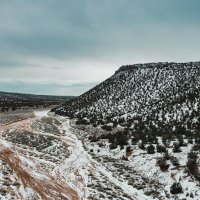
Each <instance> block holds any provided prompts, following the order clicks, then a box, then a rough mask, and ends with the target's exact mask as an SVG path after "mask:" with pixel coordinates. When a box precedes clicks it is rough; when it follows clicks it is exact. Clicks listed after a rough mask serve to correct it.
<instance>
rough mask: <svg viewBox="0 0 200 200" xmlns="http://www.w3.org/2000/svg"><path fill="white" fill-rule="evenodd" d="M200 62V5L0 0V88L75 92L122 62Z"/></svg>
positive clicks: (171, 0)
mask: <svg viewBox="0 0 200 200" xmlns="http://www.w3.org/2000/svg"><path fill="white" fill-rule="evenodd" d="M199 60H200V1H199V0H44V1H42V0H0V90H2V91H13V92H26V93H35V94H55V95H80V94H82V93H83V92H85V91H87V90H88V89H90V88H91V87H93V86H94V85H96V84H98V83H100V82H101V81H103V80H105V79H106V78H108V77H109V76H111V75H112V74H113V73H114V72H115V71H116V70H117V69H118V68H119V67H120V66H121V65H123V64H134V63H138V62H155V61H177V62H185V61H199Z"/></svg>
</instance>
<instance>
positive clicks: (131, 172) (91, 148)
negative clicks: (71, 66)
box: [52, 62, 200, 200]
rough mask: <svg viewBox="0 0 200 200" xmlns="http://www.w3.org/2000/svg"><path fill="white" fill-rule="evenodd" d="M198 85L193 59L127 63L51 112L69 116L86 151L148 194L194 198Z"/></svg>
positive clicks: (199, 69) (199, 66)
mask: <svg viewBox="0 0 200 200" xmlns="http://www.w3.org/2000/svg"><path fill="white" fill-rule="evenodd" d="M199 90H200V63H199V62H193V63H147V64H136V65H127V66H122V67H121V68H119V70H117V71H116V72H115V74H114V75H113V76H111V77H110V78H108V79H107V80H105V81H104V82H103V83H101V84H99V85H97V86H96V87H94V88H93V89H91V90H89V91H88V92H86V93H85V94H83V95H81V96H79V97H77V98H75V99H72V100H70V101H68V102H65V103H64V104H63V105H61V106H59V107H57V108H54V109H53V110H52V111H54V112H55V113H56V114H58V115H63V116H68V117H70V118H71V123H70V124H71V126H72V127H73V128H74V132H75V133H76V135H77V137H78V138H79V139H80V140H81V141H83V145H84V148H85V150H86V151H87V152H88V154H90V155H91V156H92V158H93V159H96V160H97V161H98V163H101V164H102V165H103V166H104V167H105V168H106V169H109V170H110V171H111V173H112V174H113V175H114V176H115V177H116V179H117V180H123V181H124V182H126V183H128V186H129V188H132V189H137V190H139V191H140V192H141V194H144V195H147V196H148V197H147V199H164V200H171V199H190V200H192V199H195V200H198V199H200V192H199V191H200V190H199V183H200V170H199V166H200V158H199V155H200V131H199V130H200V105H199V102H200V96H199V94H200V91H199ZM68 120H69V119H68ZM93 179H94V178H93ZM114 182H116V180H115V181H114ZM93 185H95V184H93ZM97 185H98V184H97ZM89 191H91V192H90V193H92V194H94V193H95V192H94V191H93V190H89ZM111 191H112V192H111V193H113V190H111ZM136 193H137V192H136ZM97 199H104V197H100V195H99V197H98V198H97ZM110 199H111V198H110ZM121 199H126V198H125V197H122V198H121ZM130 199H134V198H133V196H131V197H130ZM139 199H142V198H139Z"/></svg>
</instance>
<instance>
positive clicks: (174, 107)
mask: <svg viewBox="0 0 200 200" xmlns="http://www.w3.org/2000/svg"><path fill="white" fill-rule="evenodd" d="M199 78H200V63H199V62H194V63H147V64H135V65H127V66H122V67H121V68H120V69H119V70H118V71H116V72H115V74H114V75H113V76H112V77H110V78H108V79H107V80H105V81H104V82H103V83H101V84H99V85H97V86H96V87H94V88H93V89H91V90H89V91H88V92H86V93H85V94H83V95H81V96H79V97H77V98H75V99H72V100H70V101H68V102H66V103H65V104H63V105H62V106H60V107H58V108H56V109H54V110H53V111H55V113H57V114H61V115H66V116H72V117H77V118H80V119H83V118H85V119H86V120H87V122H89V123H97V124H105V123H110V122H112V123H113V124H115V125H116V124H120V125H121V126H125V127H127V126H128V127H131V126H132V127H133V126H134V125H135V124H137V123H138V122H141V121H142V122H146V123H148V124H149V123H151V124H157V125H159V124H161V123H162V124H165V125H166V127H169V126H168V125H170V128H173V127H174V126H179V125H184V126H185V127H187V128H189V129H190V130H191V129H198V126H199V120H200V118H199V117H200V116H199V88H200V81H199Z"/></svg>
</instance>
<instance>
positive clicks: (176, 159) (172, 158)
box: [170, 156, 179, 166]
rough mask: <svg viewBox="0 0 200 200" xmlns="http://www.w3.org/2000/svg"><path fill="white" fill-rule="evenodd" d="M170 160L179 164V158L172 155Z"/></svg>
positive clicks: (173, 163) (174, 163)
mask: <svg viewBox="0 0 200 200" xmlns="http://www.w3.org/2000/svg"><path fill="white" fill-rule="evenodd" d="M170 161H171V163H172V165H174V166H179V161H178V158H176V157H173V156H171V157H170Z"/></svg>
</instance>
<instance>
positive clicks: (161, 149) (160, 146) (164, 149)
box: [156, 144, 166, 153]
mask: <svg viewBox="0 0 200 200" xmlns="http://www.w3.org/2000/svg"><path fill="white" fill-rule="evenodd" d="M156 149H157V152H158V153H163V152H166V147H164V146H162V145H159V144H158V145H157V146H156Z"/></svg>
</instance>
